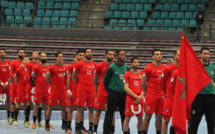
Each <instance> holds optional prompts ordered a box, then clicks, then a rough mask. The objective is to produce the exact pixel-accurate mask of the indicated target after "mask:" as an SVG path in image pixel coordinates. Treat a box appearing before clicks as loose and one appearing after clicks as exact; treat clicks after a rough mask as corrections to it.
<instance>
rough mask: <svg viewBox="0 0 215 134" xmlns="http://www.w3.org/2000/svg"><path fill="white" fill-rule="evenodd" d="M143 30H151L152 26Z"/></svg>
mask: <svg viewBox="0 0 215 134" xmlns="http://www.w3.org/2000/svg"><path fill="white" fill-rule="evenodd" d="M143 30H151V27H148V26H147V27H144V28H143Z"/></svg>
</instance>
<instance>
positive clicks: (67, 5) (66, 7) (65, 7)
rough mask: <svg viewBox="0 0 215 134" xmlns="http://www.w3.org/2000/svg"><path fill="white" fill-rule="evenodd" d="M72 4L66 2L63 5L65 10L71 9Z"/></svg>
mask: <svg viewBox="0 0 215 134" xmlns="http://www.w3.org/2000/svg"><path fill="white" fill-rule="evenodd" d="M70 7H71V6H70V3H69V2H64V3H63V9H70Z"/></svg>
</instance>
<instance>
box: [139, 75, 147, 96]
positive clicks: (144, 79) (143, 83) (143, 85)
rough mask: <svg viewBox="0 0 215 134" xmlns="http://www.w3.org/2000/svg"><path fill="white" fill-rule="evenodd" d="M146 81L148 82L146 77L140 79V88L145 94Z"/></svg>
mask: <svg viewBox="0 0 215 134" xmlns="http://www.w3.org/2000/svg"><path fill="white" fill-rule="evenodd" d="M147 81H148V78H147V77H142V79H141V87H142V90H143V93H145V92H146V83H147Z"/></svg>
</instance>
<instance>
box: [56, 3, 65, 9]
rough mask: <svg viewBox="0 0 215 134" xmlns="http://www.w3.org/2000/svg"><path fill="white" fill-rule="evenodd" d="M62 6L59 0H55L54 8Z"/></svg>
mask: <svg viewBox="0 0 215 134" xmlns="http://www.w3.org/2000/svg"><path fill="white" fill-rule="evenodd" d="M62 7H63V4H62V3H61V2H55V4H54V8H55V9H62Z"/></svg>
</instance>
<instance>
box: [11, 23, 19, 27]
mask: <svg viewBox="0 0 215 134" xmlns="http://www.w3.org/2000/svg"><path fill="white" fill-rule="evenodd" d="M10 27H18V24H15V23H12V24H10Z"/></svg>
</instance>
